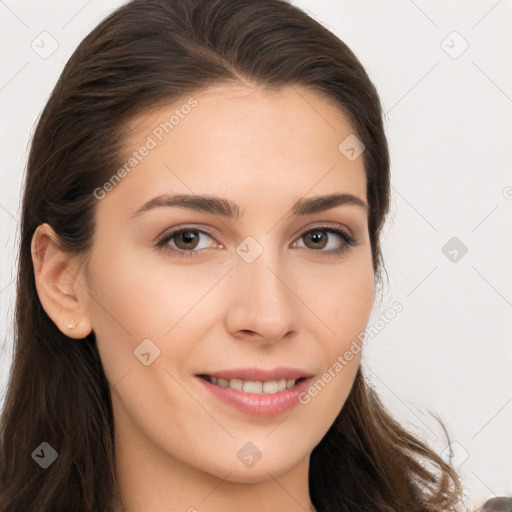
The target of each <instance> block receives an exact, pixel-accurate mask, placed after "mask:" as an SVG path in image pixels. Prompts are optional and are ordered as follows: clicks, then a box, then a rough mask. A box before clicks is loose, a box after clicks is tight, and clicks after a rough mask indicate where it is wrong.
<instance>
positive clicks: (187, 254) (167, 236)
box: [154, 226, 356, 258]
mask: <svg viewBox="0 0 512 512" xmlns="http://www.w3.org/2000/svg"><path fill="white" fill-rule="evenodd" d="M190 231H193V232H197V233H203V234H205V235H208V236H210V237H212V238H213V235H212V234H211V233H209V232H208V231H204V230H202V229H196V228H180V229H177V230H175V231H171V232H166V233H163V234H162V235H160V236H159V237H158V238H157V239H156V240H155V244H154V245H155V247H157V248H158V249H161V250H162V251H167V252H172V253H174V254H176V255H178V256H180V257H184V258H195V257H197V256H198V254H199V253H200V252H201V251H202V250H203V249H200V250H191V251H185V250H183V249H175V248H170V247H167V243H168V242H169V241H170V240H171V239H172V238H174V237H175V236H176V235H179V234H180V233H187V232H190ZM315 231H325V232H328V233H334V234H336V235H338V236H339V237H340V238H342V240H343V241H344V242H345V243H344V244H343V245H342V246H341V247H339V248H338V249H332V250H330V251H324V250H321V249H320V250H315V249H309V250H310V251H313V252H320V253H325V256H327V257H333V258H334V257H337V256H341V255H342V254H343V253H345V252H346V251H348V250H349V249H350V248H351V247H354V246H355V245H356V240H355V239H354V238H352V237H351V236H350V235H349V234H348V233H347V232H346V231H344V230H342V229H336V228H333V227H328V226H316V227H314V228H312V229H309V230H308V231H305V232H304V233H303V234H302V235H301V236H300V237H299V239H300V238H303V237H304V236H306V235H308V234H309V233H312V232H315ZM300 249H303V248H302V247H301V248H300ZM305 249H308V248H307V247H306V248H305Z"/></svg>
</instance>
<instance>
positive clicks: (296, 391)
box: [197, 373, 311, 417]
mask: <svg viewBox="0 0 512 512" xmlns="http://www.w3.org/2000/svg"><path fill="white" fill-rule="evenodd" d="M223 375H226V373H223ZM237 375H238V376H240V373H237ZM231 378H236V377H231ZM281 378H283V379H284V378H285V377H281ZM290 378H293V377H290ZM197 379H198V380H199V381H200V382H201V383H202V385H203V386H204V387H205V388H206V389H207V390H208V391H209V392H211V393H212V394H213V395H214V396H216V397H217V398H219V399H220V400H222V401H223V402H225V403H227V404H229V405H231V406H233V407H235V408H236V409H238V410H239V411H241V412H243V413H245V414H249V415H251V416H260V417H271V416H277V415H278V414H283V413H285V412H288V411H289V410H290V409H292V408H293V407H295V406H296V405H297V403H298V402H299V395H300V394H301V393H303V392H304V391H306V389H307V388H308V386H309V384H310V382H311V378H307V379H305V380H303V381H301V382H299V383H298V384H296V385H295V386H294V387H293V388H292V389H285V390H283V391H279V392H277V393H271V394H270V393H269V394H259V393H245V392H244V391H239V390H237V389H231V388H223V387H221V386H219V385H217V384H212V383H211V382H208V381H207V380H206V379H203V378H201V377H197ZM246 380H249V378H247V379H246ZM254 380H261V379H259V378H257V379H254ZM263 380H274V379H269V378H265V379H263ZM276 380H277V379H276Z"/></svg>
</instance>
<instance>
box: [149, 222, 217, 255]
mask: <svg viewBox="0 0 512 512" xmlns="http://www.w3.org/2000/svg"><path fill="white" fill-rule="evenodd" d="M204 237H206V238H210V239H212V240H213V236H212V235H210V234H209V233H207V232H206V231H203V230H202V229H192V228H182V229H177V230H174V231H172V232H170V233H164V234H163V235H162V236H160V237H159V238H158V239H157V240H156V241H155V245H156V246H157V247H158V248H160V249H163V250H167V251H170V252H173V253H175V254H178V255H180V256H196V255H197V254H198V253H200V252H201V249H207V248H208V244H206V245H205V244H204V240H203V239H204ZM201 243H202V244H203V247H200V244H201Z"/></svg>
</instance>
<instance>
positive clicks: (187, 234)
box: [181, 231, 196, 244]
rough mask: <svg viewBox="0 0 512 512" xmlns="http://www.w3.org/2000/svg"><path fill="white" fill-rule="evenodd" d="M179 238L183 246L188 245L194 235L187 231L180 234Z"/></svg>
mask: <svg viewBox="0 0 512 512" xmlns="http://www.w3.org/2000/svg"><path fill="white" fill-rule="evenodd" d="M181 238H182V240H183V241H184V242H185V244H190V243H191V242H193V241H194V238H196V235H195V234H194V233H193V232H192V231H187V232H185V233H182V234H181Z"/></svg>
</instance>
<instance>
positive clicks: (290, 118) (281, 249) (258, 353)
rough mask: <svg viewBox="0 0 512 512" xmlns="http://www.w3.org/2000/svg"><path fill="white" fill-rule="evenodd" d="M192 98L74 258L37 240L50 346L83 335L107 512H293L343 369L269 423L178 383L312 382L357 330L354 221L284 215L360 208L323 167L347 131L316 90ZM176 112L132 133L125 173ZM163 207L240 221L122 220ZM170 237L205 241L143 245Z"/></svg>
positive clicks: (47, 231)
mask: <svg viewBox="0 0 512 512" xmlns="http://www.w3.org/2000/svg"><path fill="white" fill-rule="evenodd" d="M194 98H196V100H197V101H198V105H197V106H196V107H195V108H194V109H193V110H192V111H191V112H190V114H189V115H188V116H186V117H185V118H184V119H182V120H180V123H179V125H177V126H176V127H175V128H174V129H173V130H172V132H170V133H169V134H168V135H167V136H166V137H165V138H164V139H163V140H162V141H161V142H159V143H158V145H157V146H156V147H155V148H154V149H152V150H151V151H150V152H149V154H148V155H147V156H146V157H145V158H144V159H143V160H142V161H141V162H140V163H139V164H138V165H137V166H136V167H135V168H134V170H133V171H132V172H131V173H130V174H128V175H127V176H126V177H124V178H123V180H122V181H121V182H120V183H119V184H118V185H117V186H116V187H114V188H113V190H111V191H109V192H108V193H107V194H106V195H105V197H104V198H103V199H101V200H98V202H97V204H96V227H95V233H94V240H93V245H92V248H91V250H90V251H89V252H88V253H87V254H86V255H83V254H82V255H76V254H75V255H72V254H69V253H66V252H64V251H61V250H60V249H59V248H58V246H57V245H56V243H55V239H56V237H55V235H54V233H53V231H52V230H51V228H50V227H49V226H48V225H41V226H40V227H39V228H38V230H37V231H36V233H35V235H34V238H33V244H32V248H33V257H34V269H35V274H36V286H37V290H38V294H39V296H40V299H41V303H42V305H43V307H44V309H45V311H46V312H47V313H48V315H49V316H50V317H51V318H52V320H53V321H54V322H55V324H56V325H57V326H58V327H59V329H61V330H62V332H64V333H65V334H66V335H68V336H69V337H71V338H76V339H80V338H84V337H85V336H87V335H88V334H89V333H90V332H91V331H93V332H94V333H95V336H96V340H97V346H98V350H99V353H100V357H101V360H102V362H103V366H104V370H105V374H106V376H107V379H108V381H109V383H110V385H111V393H112V402H113V409H114V425H115V440H116V453H115V461H116V473H117V477H118V482H119V489H120V494H121V496H122V500H123V503H124V507H125V510H127V511H129V512H139V511H145V512H157V511H158V512H160V511H189V512H193V511H194V510H197V511H199V512H220V511H222V512H226V511H231V510H233V511H234V510H245V511H247V512H253V511H254V512H256V511H257V512H260V511H261V510H266V511H269V512H273V511H275V512H282V511H283V510H287V511H290V512H294V511H297V512H299V511H300V512H303V511H304V510H310V506H311V501H310V498H309V493H308V468H309V458H310V454H311V452H312V450H313V449H314V447H315V446H316V445H317V444H318V443H319V442H320V440H321V439H322V437H323V436H324V435H325V433H326V432H327V430H328V429H329V427H330V426H331V425H332V423H333V421H334V419H335V418H336V416H337V415H338V413H339V411H340V410H341V408H342V407H343V404H344V402H345V400H346V397H347V395H348V393H349V391H350V389H351V386H352V384H353V381H354V377H355V374H356V371H357V367H358V365H359V360H360V353H359V354H356V355H354V358H353V359H352V361H350V362H349V363H348V364H347V365H346V366H345V367H344V368H343V370H342V371H340V372H338V373H337V374H336V377H335V378H333V379H331V381H330V382H329V383H328V384H327V385H326V386H325V387H324V388H323V389H322V391H321V392H319V393H318V394H317V396H315V397H314V398H311V400H310V402H309V403H308V404H306V405H303V404H297V406H296V407H295V408H294V409H293V410H292V411H291V413H284V414H280V415H278V416H275V417H270V418H260V417H255V416H249V415H246V414H244V413H242V412H240V411H238V410H236V409H234V408H232V407H230V406H229V405H226V404H224V403H223V402H220V401H219V400H218V399H217V398H215V397H214V396H213V395H212V394H211V393H209V392H208V391H207V390H205V389H204V388H203V386H201V385H200V382H198V381H197V378H196V377H194V375H196V374H198V373H211V372H213V371H214V370H219V369H226V368H234V367H249V366H250V367H262V368H273V367H278V366H292V367H296V368H300V369H303V370H306V371H307V372H309V373H312V374H314V375H315V379H314V380H317V379H318V378H320V377H321V376H322V374H324V372H326V370H327V369H328V368H329V367H332V365H333V363H334V362H335V361H336V359H337V358H338V356H340V355H343V354H344V353H345V352H346V350H348V349H349V347H350V345H351V343H352V341H353V340H354V339H356V338H357V336H358V334H360V333H361V332H362V331H364V329H365V327H366V325H367V323H368V319H369V316H370V313H371V310H372V307H373V303H374V298H375V283H374V273H373V268H372V259H371V246H370V240H369V233H368V227H367V222H368V218H367V211H366V210H365V209H364V208H361V207H359V206H356V205H350V204H345V205H339V206H336V207H334V208H331V209H328V210H325V211H323V212H318V213H315V214H312V215H307V216H301V217H296V216H293V215H292V214H291V213H290V208H291V206H292V204H293V203H294V202H295V201H296V200H298V199H299V198H301V197H313V196H316V195H325V194H331V193H334V192H340V193H341V192H343V193H349V194H353V195H354V196H357V197H358V198H360V199H362V200H363V201H364V202H367V197H366V178H365V171H364V164H363V159H362V157H361V158H357V159H356V160H354V161H349V160H348V159H347V158H345V156H344V155H343V154H342V153H341V152H340V151H339V149H338V145H339V144H340V142H341V141H343V140H344V139H345V138H346V137H347V136H348V135H349V134H351V133H353V129H352V128H351V126H350V124H349V123H348V121H347V120H346V118H345V117H344V116H343V114H342V113H341V112H340V110H339V109H338V108H337V107H336V106H335V105H334V104H333V103H332V102H330V101H328V100H327V99H325V98H324V97H322V96H320V95H319V94H318V93H316V92H313V91H310V90H307V89H304V88H300V87H298V86H294V87H286V88H283V89H280V90H277V91H268V90H263V89H261V88H257V87H250V86H240V87H236V88H235V87H232V86H229V87H228V86H226V87H217V88H215V89H213V88H211V89H209V90H206V91H203V92H201V93H200V94H195V95H194ZM182 104H183V103H180V104H179V105H182ZM179 105H170V106H166V107H160V108H158V109H156V110H154V111H153V112H150V113H147V114H145V115H142V116H139V117H138V118H136V119H134V120H133V122H132V123H131V125H130V128H131V130H130V133H129V135H128V136H127V137H126V155H127V157H128V156H129V155H130V154H131V153H132V151H134V150H136V149H138V148H139V147H140V146H141V145H142V144H143V143H144V141H145V140H146V138H147V136H148V135H150V134H151V133H152V130H153V129H154V128H155V127H156V126H158V125H159V123H160V122H163V121H165V120H168V119H169V117H170V115H171V114H172V113H173V111H174V109H176V108H177V106H178V107H179ZM163 193H196V194H209V195H215V196H220V197H225V198H227V199H229V200H232V201H234V202H236V203H237V204H238V205H239V206H240V211H241V213H243V216H242V217H241V218H240V219H228V218H224V217H221V216H219V215H215V214H212V213H205V212H200V211H195V210H191V209H186V208H177V207H172V208H171V207H161V208H155V209H152V210H150V211H147V212H145V213H143V214H141V215H138V216H136V217H135V218H130V217H131V215H132V214H133V213H134V212H135V211H136V210H137V209H138V208H139V207H140V206H141V205H142V204H143V203H145V202H146V201H148V200H149V199H151V198H153V197H155V196H157V195H159V194H163ZM183 225H186V227H187V228H191V229H192V230H193V229H199V228H201V229H205V230H209V233H210V234H201V235H200V236H201V237H202V238H201V240H200V241H199V242H198V244H197V248H194V244H193V243H190V242H189V245H188V247H191V248H192V250H195V251H196V252H197V253H198V254H197V257H196V258H190V257H189V258H187V257H180V256H178V255H177V254H176V253H173V252H172V249H173V248H174V249H175V250H176V251H178V250H179V248H182V252H185V251H186V247H187V246H184V245H183V241H182V242H181V245H179V244H180V241H179V239H178V238H179V237H175V238H174V239H173V240H172V241H169V242H168V243H167V247H168V248H169V250H168V251H165V250H164V249H162V248H157V247H155V245H154V243H155V239H156V238H157V237H158V236H159V235H161V234H163V233H164V232H165V231H166V230H167V231H168V230H169V228H171V227H182V226H183ZM318 225H327V226H328V227H332V228H336V227H339V226H341V227H342V228H343V229H344V230H348V232H349V233H350V234H351V235H352V236H353V237H354V238H355V240H356V245H355V246H353V247H348V249H347V250H346V251H345V252H343V253H341V254H338V255H334V256H329V250H330V249H335V248H337V247H340V246H342V245H343V244H344V243H345V242H344V240H343V239H342V238H340V237H339V235H336V234H335V233H331V232H329V231H324V232H323V233H324V237H328V242H327V241H325V240H324V241H320V242H316V245H314V243H312V242H311V240H309V241H308V236H304V234H305V233H307V232H308V231H310V230H312V229H313V228H315V227H317V226H318ZM324 229H325V227H324ZM210 235H211V236H210ZM248 236H251V237H253V238H254V239H255V240H256V241H257V242H258V243H259V244H260V246H261V247H263V249H264V251H263V253H262V254H261V255H260V256H259V257H258V258H257V259H255V260H254V261H253V262H252V263H247V262H246V261H244V259H242V258H241V257H240V256H239V255H238V254H237V252H236V247H237V246H238V245H239V244H240V243H241V242H242V241H243V240H244V239H245V238H246V237H248ZM294 242H295V243H296V244H297V246H293V243H294ZM183 247H185V249H183ZM189 251H190V250H189ZM331 252H332V251H331ZM70 320H74V321H76V322H78V325H77V326H76V327H75V328H74V329H71V328H69V327H68V326H67V325H66V323H67V322H68V321H70ZM144 339H150V340H151V341H152V343H153V344H154V345H155V346H156V347H158V349H159V350H160V355H159V357H157V358H156V359H155V360H154V361H153V362H152V363H151V364H150V365H148V366H145V365H144V364H142V363H141V361H140V360H139V359H138V358H137V357H135V356H134V350H136V348H137V347H138V346H139V345H140V343H141V342H142V340H144ZM248 442H251V443H252V444H253V445H255V446H256V447H257V449H258V450H259V452H261V455H262V456H261V459H260V460H259V461H258V462H257V463H256V464H255V465H254V466H252V467H250V468H249V467H246V466H245V465H244V464H242V463H241V461H240V460H239V459H238V458H237V452H238V451H239V450H240V449H241V448H242V447H243V446H244V445H245V444H246V443H248Z"/></svg>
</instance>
